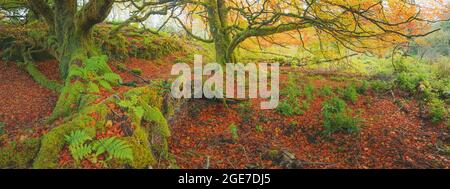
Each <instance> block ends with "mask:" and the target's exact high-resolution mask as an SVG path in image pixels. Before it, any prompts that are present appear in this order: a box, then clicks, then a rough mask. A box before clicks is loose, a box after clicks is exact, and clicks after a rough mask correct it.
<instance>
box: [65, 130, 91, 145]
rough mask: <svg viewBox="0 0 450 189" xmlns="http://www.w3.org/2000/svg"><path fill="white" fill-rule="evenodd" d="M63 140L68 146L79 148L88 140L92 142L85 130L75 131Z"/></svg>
mask: <svg viewBox="0 0 450 189" xmlns="http://www.w3.org/2000/svg"><path fill="white" fill-rule="evenodd" d="M64 138H65V140H66V141H67V142H68V143H69V145H70V146H80V145H82V144H84V143H85V142H86V141H88V140H92V137H91V136H89V134H88V133H87V132H86V131H85V130H77V131H73V132H71V133H70V134H69V135H66V136H65V137H64Z"/></svg>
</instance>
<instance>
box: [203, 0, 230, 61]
mask: <svg viewBox="0 0 450 189" xmlns="http://www.w3.org/2000/svg"><path fill="white" fill-rule="evenodd" d="M224 3H225V1H224V0H209V2H208V6H207V10H208V21H209V27H210V31H211V34H212V37H213V39H214V44H215V51H216V61H217V63H220V64H225V63H233V62H234V58H233V52H232V51H231V52H230V51H229V50H228V49H229V47H230V44H231V40H230V34H229V33H228V32H227V27H228V10H227V7H226V6H225V4H224Z"/></svg>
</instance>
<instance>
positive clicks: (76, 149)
mask: <svg viewBox="0 0 450 189" xmlns="http://www.w3.org/2000/svg"><path fill="white" fill-rule="evenodd" d="M69 150H70V153H71V154H72V157H73V158H74V159H75V161H80V160H82V159H84V158H85V157H87V156H88V155H89V154H91V153H92V147H91V146H90V145H87V144H81V145H75V146H74V145H71V146H69Z"/></svg>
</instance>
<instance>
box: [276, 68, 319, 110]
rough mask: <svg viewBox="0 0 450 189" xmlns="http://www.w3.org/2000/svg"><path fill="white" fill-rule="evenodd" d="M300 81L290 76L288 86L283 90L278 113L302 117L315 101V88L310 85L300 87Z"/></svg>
mask: <svg viewBox="0 0 450 189" xmlns="http://www.w3.org/2000/svg"><path fill="white" fill-rule="evenodd" d="M298 82H299V81H298V79H297V78H296V76H294V75H293V74H289V76H288V83H287V85H286V86H285V87H284V88H283V89H282V90H281V96H284V98H283V99H282V100H281V101H280V103H279V105H278V107H277V111H278V112H279V113H280V114H282V115H284V116H294V115H302V114H303V113H304V111H306V110H307V109H308V108H309V104H310V103H311V102H312V101H313V100H314V90H315V88H314V86H313V85H312V84H310V83H308V84H303V85H301V86H302V87H299V83H298Z"/></svg>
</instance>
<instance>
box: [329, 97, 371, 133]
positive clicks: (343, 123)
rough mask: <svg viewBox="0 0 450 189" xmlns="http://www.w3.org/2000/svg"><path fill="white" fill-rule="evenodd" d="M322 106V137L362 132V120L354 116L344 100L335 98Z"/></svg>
mask: <svg viewBox="0 0 450 189" xmlns="http://www.w3.org/2000/svg"><path fill="white" fill-rule="evenodd" d="M322 106H323V107H322V117H323V128H324V129H323V131H322V135H324V136H330V135H331V134H333V133H336V132H346V133H356V132H358V131H359V130H360V127H361V126H362V124H361V123H362V120H361V119H360V118H358V117H356V116H353V115H352V114H353V112H352V110H351V109H350V108H348V107H347V104H346V103H345V101H344V100H342V99H340V98H339V97H336V96H334V97H332V98H331V99H329V100H327V101H325V102H324V103H323V105H322Z"/></svg>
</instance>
